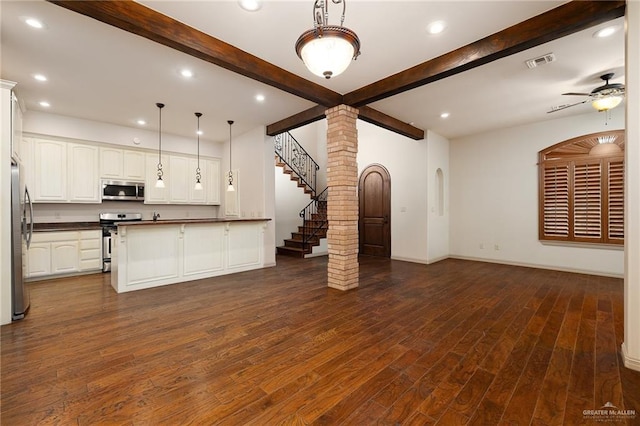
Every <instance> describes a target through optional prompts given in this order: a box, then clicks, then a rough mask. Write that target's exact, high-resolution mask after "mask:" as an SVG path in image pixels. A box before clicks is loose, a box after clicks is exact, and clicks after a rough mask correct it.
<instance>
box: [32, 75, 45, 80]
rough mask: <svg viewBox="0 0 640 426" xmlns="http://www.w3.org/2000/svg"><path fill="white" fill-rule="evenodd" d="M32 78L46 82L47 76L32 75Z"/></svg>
mask: <svg viewBox="0 0 640 426" xmlns="http://www.w3.org/2000/svg"><path fill="white" fill-rule="evenodd" d="M33 78H35V79H36V80H38V81H47V76H45V75H42V74H34V75H33Z"/></svg>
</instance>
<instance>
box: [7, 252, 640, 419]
mask: <svg viewBox="0 0 640 426" xmlns="http://www.w3.org/2000/svg"><path fill="white" fill-rule="evenodd" d="M277 262H278V266H277V267H274V268H268V269H263V270H258V271H251V272H245V273H241V274H235V275H232V276H227V277H220V278H215V279H208V280H203V281H196V282H191V283H184V284H179V285H173V286H167V287H161V288H155V289H149V290H142V291H137V292H132V293H127V294H119V295H118V294H116V293H115V292H114V291H113V290H112V289H111V287H110V285H109V283H108V279H109V275H108V274H106V275H102V274H98V275H89V276H83V277H75V278H65V279H57V280H48V281H43V282H38V283H33V284H30V286H31V296H32V298H31V302H32V307H31V311H30V313H29V315H28V316H27V318H26V319H25V320H23V321H20V322H16V323H13V324H10V325H7V326H3V327H2V342H1V343H2V367H1V368H2V370H1V373H2V378H1V393H2V396H1V404H2V406H1V418H0V419H1V423H2V425H49V424H51V425H54V424H55V425H76V424H78V425H100V424H109V425H112V424H122V425H182V424H196V425H208V424H225V425H244V424H253V425H276V424H325V425H337V424H349V425H369V424H393V425H396V424H411V425H422V424H442V425H456V424H461V425H462V424H474V425H494V424H495V425H497V424H504V425H530V424H531V425H561V424H567V425H575V424H600V422H598V420H607V421H608V422H609V423H610V424H639V423H640V373H638V372H634V371H631V370H628V369H626V368H624V367H623V366H622V359H621V357H620V344H621V342H622V338H623V284H622V280H620V279H613V278H603V277H595V276H588V275H579V274H570V273H563V272H555V271H546V270H537V269H529V268H521V267H513V266H505V265H496V264H489V263H480V262H470V261H462V260H454V259H449V260H445V261H441V262H438V263H436V264H433V265H429V266H425V265H419V264H412V263H406V262H400V261H391V260H387V259H375V258H367V257H361V259H360V288H358V289H356V290H352V291H349V292H340V291H337V290H332V289H328V288H327V287H326V258H314V259H293V258H287V257H279V258H278V259H277ZM607 403H611V404H613V405H614V406H616V407H617V408H618V409H620V410H623V409H626V410H635V411H636V413H638V414H637V415H635V416H634V415H631V414H629V413H627V414H626V415H625V416H620V417H618V418H614V417H613V416H608V417H606V418H602V417H600V418H598V416H596V415H593V414H591V413H589V412H588V411H585V410H595V409H600V408H601V407H603V406H605V404H607Z"/></svg>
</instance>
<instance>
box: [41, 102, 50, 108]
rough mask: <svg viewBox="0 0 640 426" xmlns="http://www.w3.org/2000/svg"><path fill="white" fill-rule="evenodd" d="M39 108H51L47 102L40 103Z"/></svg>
mask: <svg viewBox="0 0 640 426" xmlns="http://www.w3.org/2000/svg"><path fill="white" fill-rule="evenodd" d="M40 106H41V107H45V108H49V107H50V106H51V104H50V103H49V102H47V101H40Z"/></svg>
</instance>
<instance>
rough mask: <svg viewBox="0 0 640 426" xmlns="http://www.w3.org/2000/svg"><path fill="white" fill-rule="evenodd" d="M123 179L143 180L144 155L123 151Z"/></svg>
mask: <svg viewBox="0 0 640 426" xmlns="http://www.w3.org/2000/svg"><path fill="white" fill-rule="evenodd" d="M122 156H123V158H122V160H123V167H122V169H123V176H122V177H123V178H125V179H127V180H135V181H143V180H144V179H145V174H144V171H145V159H144V153H143V152H139V151H127V150H125V151H123V155H122Z"/></svg>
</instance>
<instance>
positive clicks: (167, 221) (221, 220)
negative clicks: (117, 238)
mask: <svg viewBox="0 0 640 426" xmlns="http://www.w3.org/2000/svg"><path fill="white" fill-rule="evenodd" d="M269 220H271V219H269V218H223V217H222V218H221V217H213V218H208V219H158V220H156V221H153V220H141V221H134V222H122V223H119V224H118V226H139V225H183V224H188V223H226V222H266V221H269Z"/></svg>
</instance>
